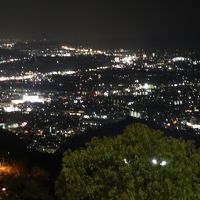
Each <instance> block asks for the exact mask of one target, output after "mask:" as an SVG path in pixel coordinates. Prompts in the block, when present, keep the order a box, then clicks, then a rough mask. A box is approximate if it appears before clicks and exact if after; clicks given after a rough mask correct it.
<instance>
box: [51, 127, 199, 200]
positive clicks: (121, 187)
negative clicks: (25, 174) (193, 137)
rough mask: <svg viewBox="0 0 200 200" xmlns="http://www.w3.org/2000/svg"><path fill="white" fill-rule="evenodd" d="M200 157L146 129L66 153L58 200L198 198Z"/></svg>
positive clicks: (131, 129)
mask: <svg viewBox="0 0 200 200" xmlns="http://www.w3.org/2000/svg"><path fill="white" fill-rule="evenodd" d="M199 175H200V152H199V149H197V148H196V147H195V146H194V144H193V142H191V141H187V142H185V141H183V140H178V139H174V138H170V137H165V136H164V135H163V134H162V133H161V132H160V131H157V130H153V129H150V128H148V127H147V126H145V125H142V124H134V125H130V126H128V127H127V128H126V129H125V131H124V134H122V135H119V136H117V137H116V138H114V139H112V138H106V137H105V138H102V139H97V138H94V139H93V140H92V141H91V142H90V143H88V144H87V145H86V148H84V149H81V150H78V151H74V152H71V151H68V152H66V153H65V154H64V157H63V165H62V170H61V172H60V175H59V177H58V179H57V181H56V184H55V191H56V196H57V198H58V200H67V199H70V200H78V199H83V200H85V199H87V200H89V199H97V200H98V199H119V200H121V199H122V200H126V199H127V200H138V199H140V200H165V199H166V200H172V199H173V200H179V199H180V200H183V199H184V200H186V199H188V200H189V199H200V179H199Z"/></svg>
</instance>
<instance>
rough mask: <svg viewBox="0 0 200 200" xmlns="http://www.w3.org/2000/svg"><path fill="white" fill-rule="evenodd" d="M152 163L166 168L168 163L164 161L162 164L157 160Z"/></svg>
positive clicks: (154, 159)
mask: <svg viewBox="0 0 200 200" xmlns="http://www.w3.org/2000/svg"><path fill="white" fill-rule="evenodd" d="M151 163H152V164H153V165H160V166H166V165H167V161H166V160H162V161H161V162H159V161H158V160H157V159H156V158H153V159H152V160H151Z"/></svg>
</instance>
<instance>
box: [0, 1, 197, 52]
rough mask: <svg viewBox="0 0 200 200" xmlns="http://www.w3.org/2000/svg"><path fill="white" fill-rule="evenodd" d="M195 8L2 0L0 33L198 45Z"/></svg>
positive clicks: (103, 42)
mask: <svg viewBox="0 0 200 200" xmlns="http://www.w3.org/2000/svg"><path fill="white" fill-rule="evenodd" d="M198 9H199V7H198V5H197V4H195V3H193V2H192V1H191V0H190V1H188V2H185V3H184V2H183V1H177V0H173V1H163V0H160V1H155V0H146V1H144V0H140V1H136V0H132V1H128V0H101V1H100V0H71V1H69V0H65V1H64V0H48V1H47V0H40V1H39V0H26V1H22V0H12V1H11V0H2V1H1V4H0V38H20V39H34V38H37V39H40V38H47V39H53V40H65V41H67V42H69V43H71V44H84V45H85V44H88V45H93V46H97V47H132V48H135V47H136V48H137V47H174V48H178V47H200V24H199V19H200V17H199V14H198Z"/></svg>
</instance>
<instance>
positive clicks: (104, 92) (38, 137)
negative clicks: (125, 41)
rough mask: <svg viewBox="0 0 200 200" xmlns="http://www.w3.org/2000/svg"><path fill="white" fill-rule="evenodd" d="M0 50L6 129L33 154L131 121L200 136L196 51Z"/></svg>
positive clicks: (29, 46)
mask: <svg viewBox="0 0 200 200" xmlns="http://www.w3.org/2000/svg"><path fill="white" fill-rule="evenodd" d="M41 43H42V45H41ZM33 44H34V45H33ZM36 44H38V47H37V45H36ZM0 46H1V47H2V48H4V50H3V49H2V50H1V51H2V54H1V57H0V82H1V85H0V96H1V101H0V127H1V128H2V129H6V130H9V131H11V132H12V133H13V134H16V135H17V136H19V137H20V138H21V139H22V140H24V141H26V145H27V148H28V149H36V150H38V151H45V152H49V153H53V152H55V151H56V150H57V149H58V148H59V147H60V145H61V144H63V143H64V142H65V140H66V138H68V137H70V136H72V135H76V134H81V133H82V132H84V131H85V130H87V129H89V128H92V129H95V128H98V127H99V126H102V125H104V124H108V123H112V122H117V121H120V120H122V119H125V118H127V117H128V116H131V117H135V118H138V119H142V120H145V121H149V122H152V123H155V124H157V125H159V126H160V127H162V128H165V129H170V130H184V131H187V130H193V131H194V132H195V133H196V134H199V133H200V132H199V131H200V121H199V120H200V118H199V117H200V116H199V114H200V107H199V101H200V95H199V94H200V91H199V88H200V87H199V86H200V80H199V78H198V77H199V74H200V70H199V66H200V58H199V52H198V51H183V50H182V51H181V50H176V51H167V50H162V51H161V50H156V51H151V50H146V51H145V50H137V51H133V50H124V49H120V50H93V49H91V48H89V49H88V48H83V47H71V46H67V45H66V44H64V43H63V44H62V43H56V44H55V43H54V44H53V45H52V44H51V42H38V43H35V42H34V43H33V42H32V41H26V42H24V43H22V42H21V43H19V42H16V41H3V40H2V41H1V44H0ZM35 46H36V47H35ZM40 46H42V48H41V47H40Z"/></svg>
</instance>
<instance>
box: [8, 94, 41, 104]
mask: <svg viewBox="0 0 200 200" xmlns="http://www.w3.org/2000/svg"><path fill="white" fill-rule="evenodd" d="M11 102H12V103H13V104H23V103H25V102H30V103H44V99H43V98H41V97H39V96H38V95H31V96H29V95H24V96H23V99H17V100H12V101H11Z"/></svg>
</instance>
